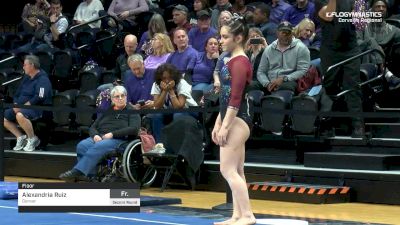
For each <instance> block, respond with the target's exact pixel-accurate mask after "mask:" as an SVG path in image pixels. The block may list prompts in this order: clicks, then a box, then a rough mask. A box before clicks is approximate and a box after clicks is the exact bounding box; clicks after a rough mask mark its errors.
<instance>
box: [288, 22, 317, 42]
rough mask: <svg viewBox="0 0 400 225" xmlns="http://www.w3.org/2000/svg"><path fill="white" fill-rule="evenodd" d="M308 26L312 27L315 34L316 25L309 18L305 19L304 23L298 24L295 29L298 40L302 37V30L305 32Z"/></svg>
mask: <svg viewBox="0 0 400 225" xmlns="http://www.w3.org/2000/svg"><path fill="white" fill-rule="evenodd" d="M307 25H311V28H312V30H313V33H315V24H314V22H313V21H312V20H310V19H308V18H304V19H303V20H302V21H300V23H299V24H297V26H296V27H295V28H294V29H293V30H294V32H293V33H294V36H295V37H296V38H299V37H300V33H301V31H302V30H304V29H305V28H306V26H307Z"/></svg>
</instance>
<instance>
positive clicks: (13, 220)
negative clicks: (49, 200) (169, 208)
mask: <svg viewBox="0 0 400 225" xmlns="http://www.w3.org/2000/svg"><path fill="white" fill-rule="evenodd" d="M17 207H18V206H17V201H16V200H0V218H1V224H4V225H72V224H74V225H89V224H90V225H93V224H96V225H111V224H112V225H125V224H130V225H132V224H141V225H147V224H153V225H154V224H169V225H183V224H187V225H189V224H196V225H197V224H199V225H203V224H212V222H213V221H212V220H209V219H201V218H196V217H189V216H172V215H163V214H160V213H18V208H17Z"/></svg>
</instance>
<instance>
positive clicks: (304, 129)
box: [291, 95, 318, 133]
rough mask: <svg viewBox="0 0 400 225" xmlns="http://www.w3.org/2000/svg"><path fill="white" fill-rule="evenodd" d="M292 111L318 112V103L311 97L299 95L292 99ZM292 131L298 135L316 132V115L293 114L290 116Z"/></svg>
mask: <svg viewBox="0 0 400 225" xmlns="http://www.w3.org/2000/svg"><path fill="white" fill-rule="evenodd" d="M291 103H292V104H291V105H292V110H298V111H309V112H310V113H315V112H318V102H317V101H316V100H315V99H314V98H313V97H311V96H308V95H301V96H295V97H293V99H292V102H291ZM291 119H292V130H293V131H296V132H300V133H312V132H316V127H315V121H316V119H317V116H316V115H312V114H307V115H305V114H294V115H292V116H291Z"/></svg>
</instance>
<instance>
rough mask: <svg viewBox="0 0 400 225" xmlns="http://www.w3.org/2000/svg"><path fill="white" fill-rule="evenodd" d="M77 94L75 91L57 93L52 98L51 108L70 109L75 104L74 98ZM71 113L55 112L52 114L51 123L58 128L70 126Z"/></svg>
mask: <svg viewBox="0 0 400 225" xmlns="http://www.w3.org/2000/svg"><path fill="white" fill-rule="evenodd" d="M78 94H79V91H78V90H76V89H71V90H67V91H64V92H59V93H57V94H55V95H54V96H53V106H54V107H61V106H69V107H72V106H73V105H74V104H75V98H76V96H77V95H78ZM71 114H72V113H70V112H64V111H55V112H54V113H53V121H54V123H56V124H57V125H58V126H67V125H70V124H71V118H72V115H71Z"/></svg>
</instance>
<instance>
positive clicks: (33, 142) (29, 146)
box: [24, 136, 40, 152]
mask: <svg viewBox="0 0 400 225" xmlns="http://www.w3.org/2000/svg"><path fill="white" fill-rule="evenodd" d="M27 140H28V141H27V143H26V146H25V147H24V151H26V152H32V151H35V148H36V147H37V146H39V144H40V140H39V138H38V137H37V136H34V137H33V138H28V139H27Z"/></svg>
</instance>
